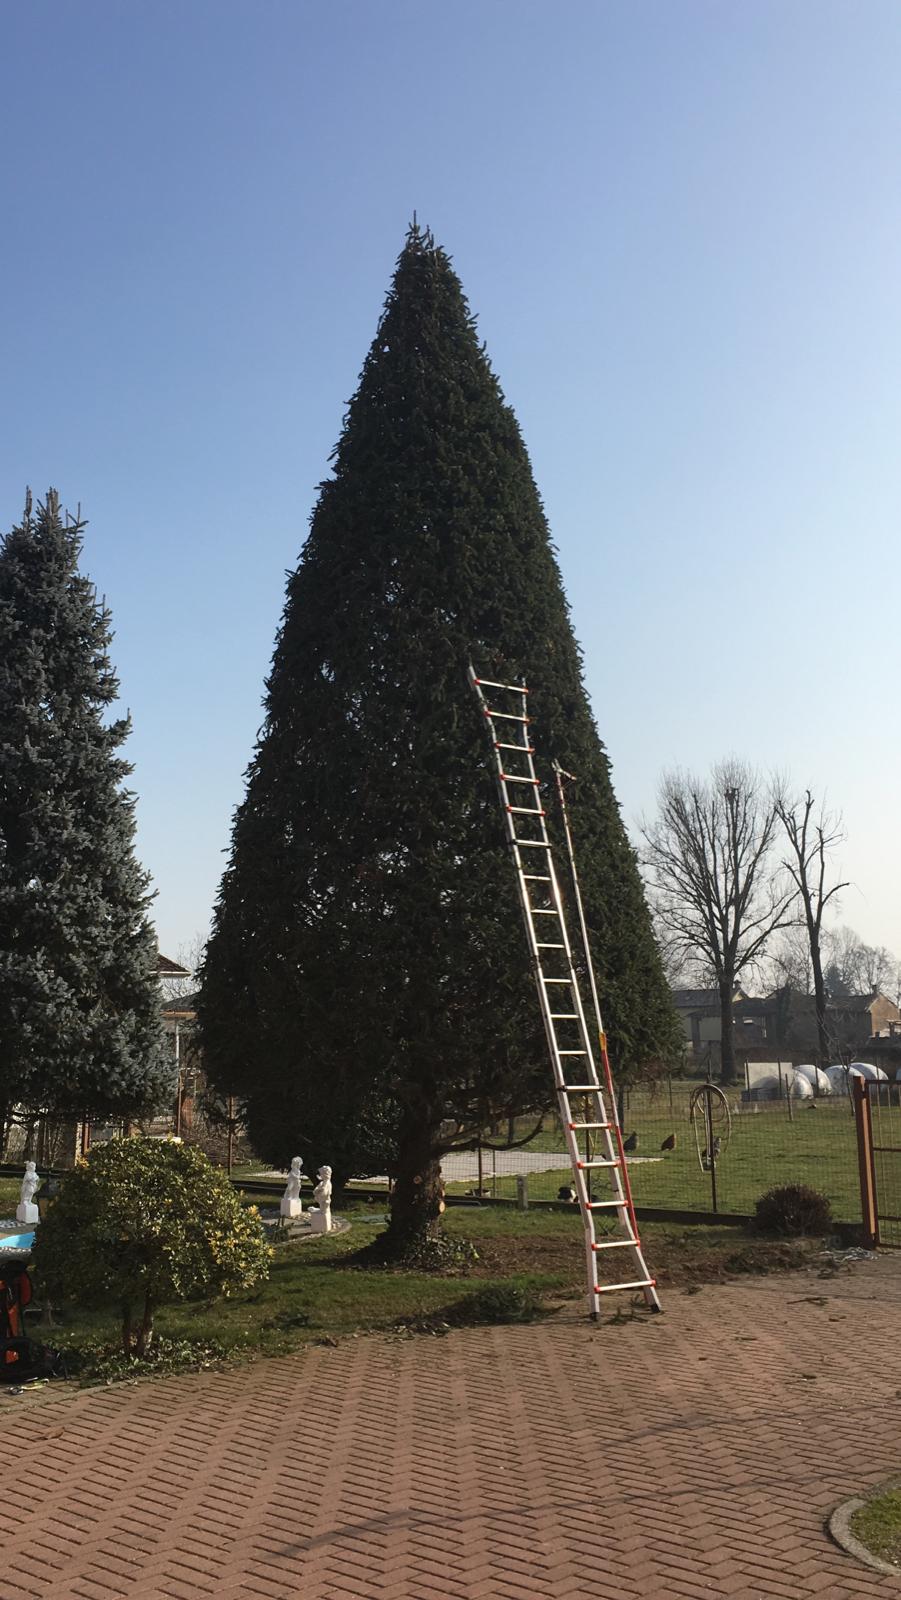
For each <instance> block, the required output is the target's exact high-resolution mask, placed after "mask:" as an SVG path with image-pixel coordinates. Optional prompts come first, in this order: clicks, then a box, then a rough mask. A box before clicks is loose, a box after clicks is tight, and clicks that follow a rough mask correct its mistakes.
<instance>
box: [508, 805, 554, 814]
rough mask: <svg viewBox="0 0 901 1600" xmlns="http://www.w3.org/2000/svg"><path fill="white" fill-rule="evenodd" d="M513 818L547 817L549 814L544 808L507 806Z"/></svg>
mask: <svg viewBox="0 0 901 1600" xmlns="http://www.w3.org/2000/svg"><path fill="white" fill-rule="evenodd" d="M506 809H507V810H508V811H509V812H510V813H511V815H512V816H516V817H546V816H547V812H546V811H545V809H544V807H543V806H507V808H506Z"/></svg>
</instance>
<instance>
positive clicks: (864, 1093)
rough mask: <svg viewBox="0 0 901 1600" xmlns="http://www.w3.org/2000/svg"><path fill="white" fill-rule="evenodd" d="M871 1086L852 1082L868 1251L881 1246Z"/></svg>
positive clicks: (864, 1236) (863, 1227) (863, 1081)
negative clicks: (879, 1244)
mask: <svg viewBox="0 0 901 1600" xmlns="http://www.w3.org/2000/svg"><path fill="white" fill-rule="evenodd" d="M869 1088H870V1085H869V1083H868V1082H867V1080H866V1078H853V1079H852V1081H851V1103H852V1105H853V1107H854V1121H855V1123H856V1125H857V1168H858V1172H859V1175H860V1218H861V1224H862V1230H861V1231H862V1234H863V1242H864V1245H865V1246H866V1248H867V1249H868V1250H872V1249H874V1248H875V1246H876V1245H878V1243H879V1211H878V1208H877V1203H876V1162H875V1159H874V1156H873V1114H872V1110H871V1108H870V1095H869Z"/></svg>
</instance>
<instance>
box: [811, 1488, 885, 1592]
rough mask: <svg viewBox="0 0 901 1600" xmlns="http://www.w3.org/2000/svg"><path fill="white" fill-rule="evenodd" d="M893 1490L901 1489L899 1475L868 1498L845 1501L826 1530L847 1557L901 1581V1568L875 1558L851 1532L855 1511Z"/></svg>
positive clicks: (835, 1512) (868, 1495)
mask: <svg viewBox="0 0 901 1600" xmlns="http://www.w3.org/2000/svg"><path fill="white" fill-rule="evenodd" d="M892 1489H901V1476H899V1475H898V1474H896V1475H895V1476H894V1477H893V1478H886V1480H885V1482H884V1483H877V1484H876V1486H875V1488H873V1489H871V1490H870V1492H869V1494H867V1495H866V1496H861V1495H853V1496H852V1498H851V1499H850V1500H843V1501H842V1502H841V1505H838V1506H836V1508H835V1510H834V1511H833V1513H832V1515H831V1516H830V1518H829V1520H828V1522H827V1523H826V1529H827V1532H828V1533H829V1535H830V1538H832V1539H833V1540H834V1541H835V1543H836V1544H837V1545H838V1546H839V1547H840V1548H841V1549H842V1550H844V1551H845V1552H846V1554H847V1555H849V1556H853V1557H854V1559H855V1560H856V1561H860V1562H862V1563H863V1565H864V1566H865V1567H870V1568H872V1570H873V1571H874V1572H881V1573H882V1574H883V1575H884V1576H885V1577H887V1578H895V1579H898V1580H901V1568H899V1567H895V1566H892V1563H891V1562H890V1561H882V1560H881V1559H880V1557H879V1556H874V1555H873V1552H872V1550H868V1549H867V1547H866V1545H865V1544H861V1542H860V1540H859V1539H857V1538H855V1536H854V1534H853V1533H852V1532H851V1518H852V1517H853V1515H854V1513H855V1511H862V1510H863V1507H864V1506H865V1505H868V1504H869V1502H870V1501H871V1500H876V1499H878V1497H879V1496H880V1495H881V1494H888V1493H889V1492H890V1490H892Z"/></svg>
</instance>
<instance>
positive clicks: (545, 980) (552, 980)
mask: <svg viewBox="0 0 901 1600" xmlns="http://www.w3.org/2000/svg"><path fill="white" fill-rule="evenodd" d="M539 977H540V978H541V981H542V983H572V978H546V977H545V975H544V973H543V972H541V973H539Z"/></svg>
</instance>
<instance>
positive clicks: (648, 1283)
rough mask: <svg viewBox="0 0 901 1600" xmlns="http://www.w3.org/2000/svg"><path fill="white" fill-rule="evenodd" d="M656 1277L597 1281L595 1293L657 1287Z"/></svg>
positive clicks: (616, 1292)
mask: <svg viewBox="0 0 901 1600" xmlns="http://www.w3.org/2000/svg"><path fill="white" fill-rule="evenodd" d="M656 1287H657V1279H656V1278H638V1279H637V1280H636V1282H635V1283H596V1284H595V1286H594V1291H593V1292H594V1293H595V1294H619V1293H620V1292H621V1291H622V1290H623V1289H655V1288H656Z"/></svg>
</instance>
